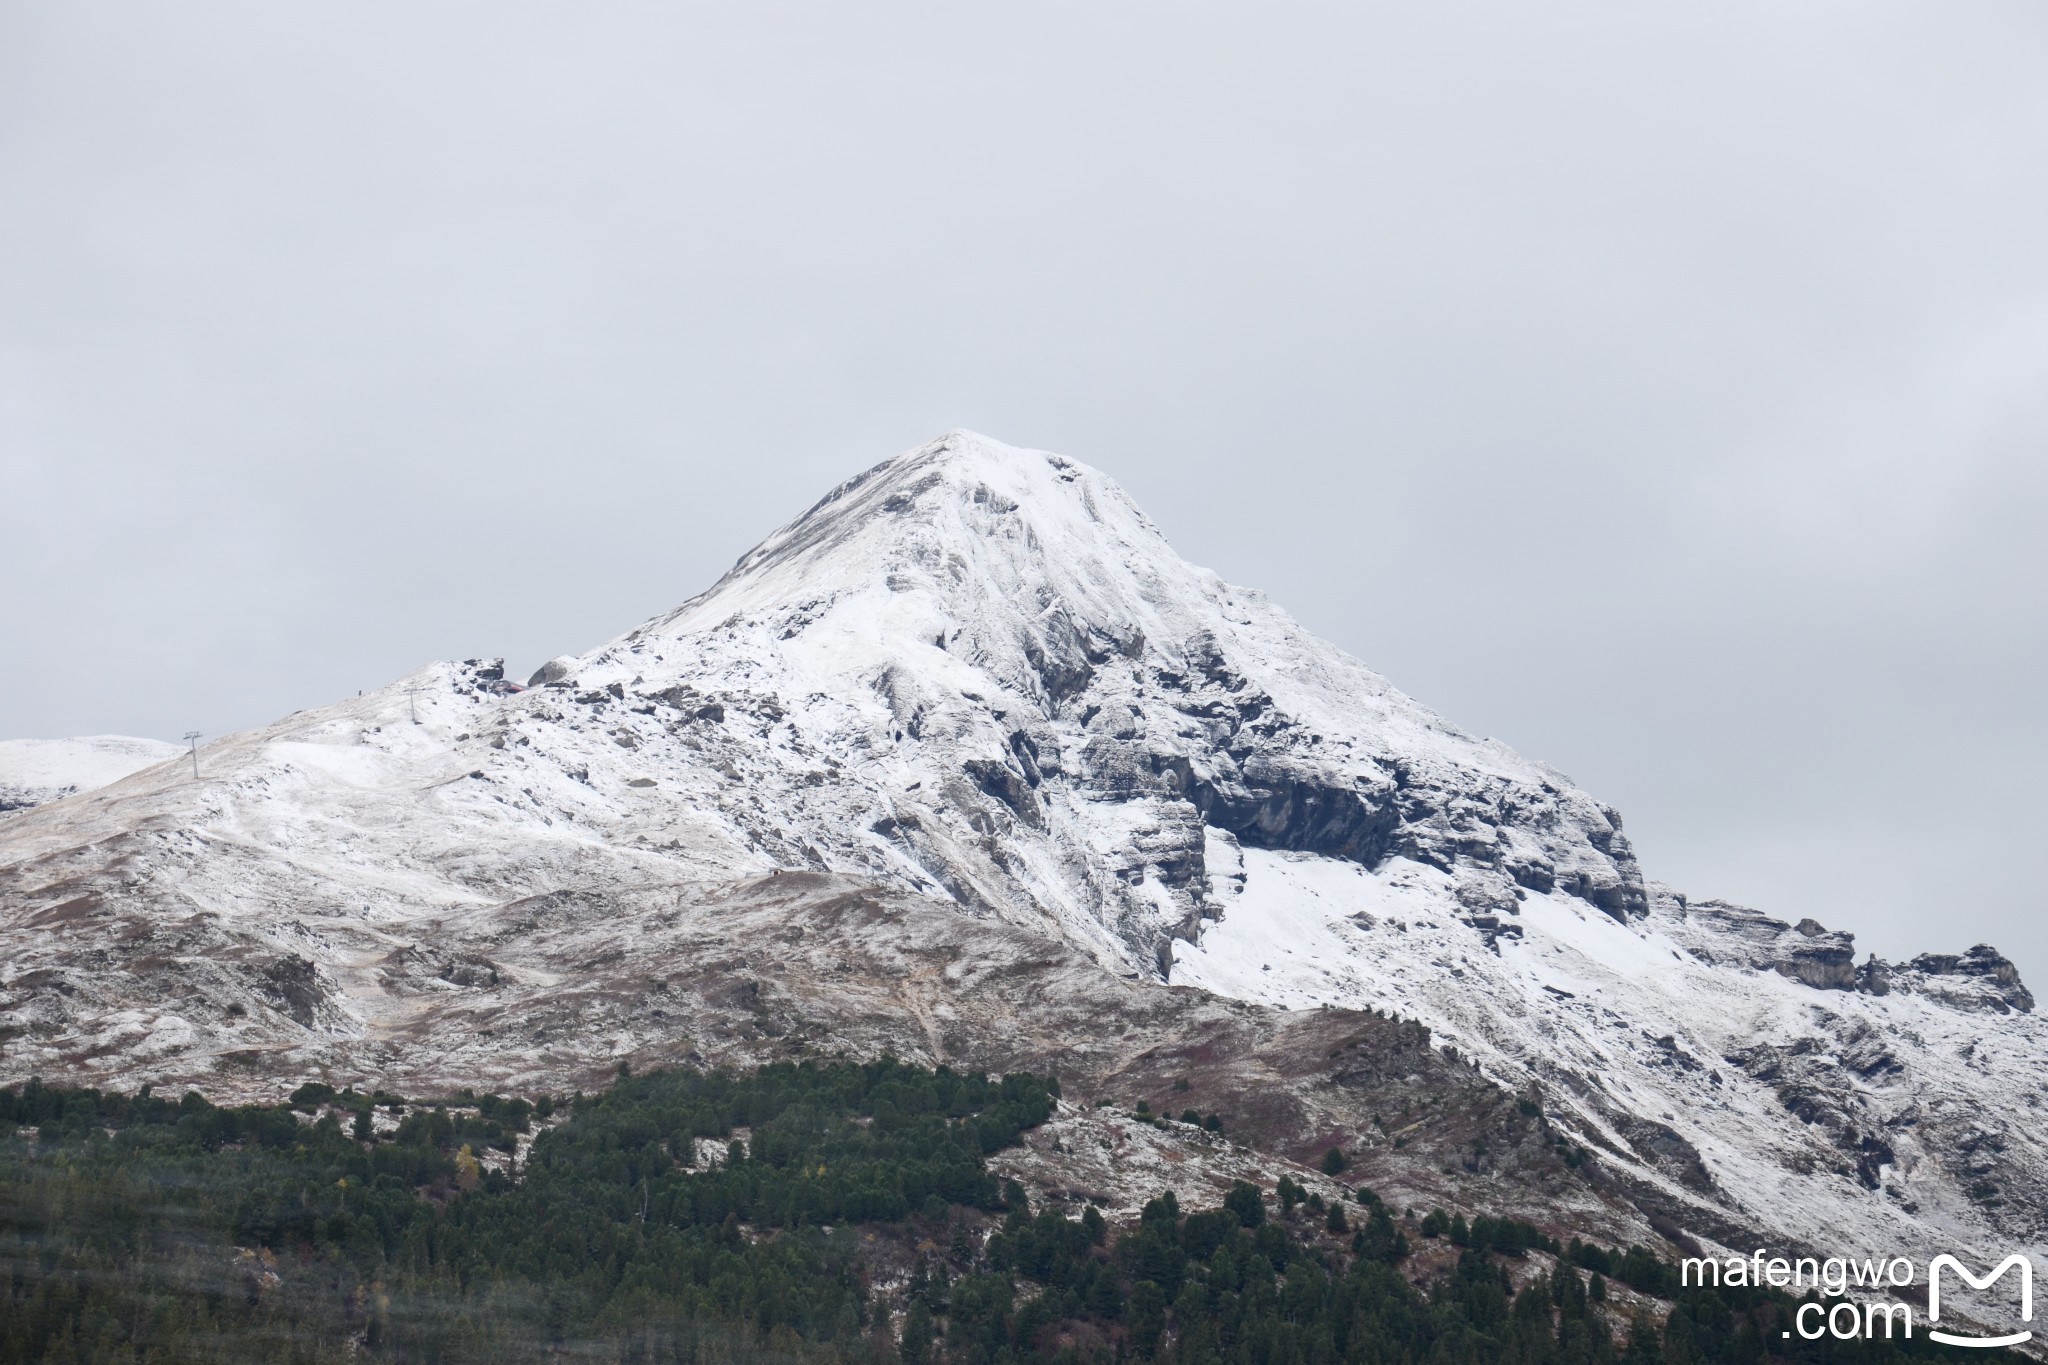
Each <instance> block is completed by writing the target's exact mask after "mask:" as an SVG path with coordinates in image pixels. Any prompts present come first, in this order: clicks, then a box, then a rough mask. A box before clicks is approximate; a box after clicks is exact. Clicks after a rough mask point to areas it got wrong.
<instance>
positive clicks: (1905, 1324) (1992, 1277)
mask: <svg viewBox="0 0 2048 1365" xmlns="http://www.w3.org/2000/svg"><path fill="white" fill-rule="evenodd" d="M2011 1271H2018V1272H2019V1274H2018V1279H2019V1291H2020V1292H2019V1321H2020V1322H2032V1321H2033V1320H2034V1263H2033V1262H2032V1261H2030V1260H2028V1259H2027V1258H2026V1257H2025V1256H2023V1255H2020V1254H2018V1253H2014V1254H2013V1255H2011V1256H2008V1257H2006V1258H2005V1259H2004V1260H2003V1261H2000V1262H1999V1263H1998V1264H1997V1265H1995V1266H1993V1267H1992V1268H1991V1269H1990V1270H1988V1271H1986V1272H1985V1273H1984V1274H1982V1275H1979V1274H1977V1273H1976V1272H1975V1271H1973V1270H1971V1269H1970V1268H1969V1266H1968V1265H1966V1264H1965V1263H1964V1262H1962V1261H1960V1260H1958V1259H1956V1258H1955V1257H1954V1256H1948V1255H1942V1256H1936V1257H1935V1258H1934V1259H1933V1260H1931V1261H1929V1262H1928V1263H1927V1274H1926V1276H1925V1278H1922V1277H1921V1276H1920V1275H1919V1274H1918V1269H1917V1267H1916V1266H1915V1265H1914V1263H1913V1262H1912V1260H1910V1259H1909V1258H1907V1257H1905V1256H1894V1257H1891V1258H1890V1259H1888V1260H1875V1259H1870V1258H1865V1259H1862V1260H1852V1259H1849V1258H1847V1257H1840V1256H1832V1257H1829V1258H1828V1259H1826V1260H1820V1259H1818V1258H1816V1257H1812V1256H1802V1257H1799V1258H1796V1259H1787V1258H1786V1257H1783V1256H1767V1255H1766V1254H1765V1253H1763V1252H1762V1251H1759V1252H1757V1253H1756V1254H1755V1255H1753V1256H1751V1257H1749V1258H1748V1259H1747V1260H1745V1259H1743V1258H1742V1257H1740V1256H1730V1257H1728V1258H1727V1259H1725V1260H1717V1259H1714V1258H1712V1257H1692V1258H1688V1259H1686V1260H1683V1261H1680V1262H1679V1265H1678V1278H1679V1283H1680V1284H1681V1285H1684V1286H1687V1287H1689V1288H1700V1287H1721V1286H1730V1287H1737V1288H1742V1287H1747V1288H1753V1289H1763V1288H1770V1289H1789V1290H1794V1291H1797V1290H1802V1289H1813V1290H1819V1291H1820V1292H1821V1293H1822V1294H1823V1295H1826V1296H1828V1297H1830V1298H1834V1299H1836V1300H1838V1302H1836V1303H1832V1304H1827V1303H1810V1302H1809V1303H1802V1304H1800V1305H1799V1308H1798V1310H1797V1311H1796V1312H1795V1313H1794V1314H1793V1323H1794V1327H1793V1329H1792V1330H1791V1331H1787V1332H1786V1333H1785V1334H1784V1335H1786V1336H1788V1337H1789V1336H1791V1335H1792V1331H1796V1332H1798V1334H1799V1335H1800V1336H1802V1337H1805V1338H1806V1339H1807V1340H1808V1341H1817V1340H1819V1339H1820V1338H1821V1337H1823V1336H1832V1337H1834V1338H1836V1339H1837V1340H1840V1341H1849V1340H1852V1339H1855V1338H1858V1337H1863V1338H1870V1337H1875V1336H1878V1335H1880V1333H1881V1334H1882V1335H1884V1336H1886V1337H1890V1336H1894V1335H1898V1336H1906V1337H1910V1336H1912V1335H1913V1308H1912V1305H1911V1304H1906V1303H1877V1302H1872V1301H1868V1300H1866V1301H1864V1302H1861V1303H1852V1302H1850V1301H1849V1300H1847V1299H1845V1298H1843V1297H1842V1296H1843V1295H1845V1294H1847V1293H1848V1292H1849V1291H1850V1290H1852V1289H1860V1290H1863V1291H1865V1292H1866V1293H1878V1292H1889V1291H1893V1290H1898V1289H1904V1288H1906V1287H1907V1286H1909V1285H1914V1284H1924V1285H1926V1287H1927V1335H1928V1337H1929V1338H1931V1339H1932V1340H1935V1341H1939V1342H1944V1343H1946V1344H1948V1345H1950V1346H2017V1345H2019V1344H2020V1343H2021V1342H2023V1341H2026V1340H2028V1339H2029V1338H2031V1337H2032V1336H2033V1331H2032V1329H2031V1328H2023V1329H2021V1330H2019V1331H2015V1332H2006V1333H2002V1334H1997V1335H1990V1336H1982V1335H1966V1334H1963V1333H1959V1332H1949V1331H1944V1330H1942V1329H1941V1328H1940V1327H1939V1326H1938V1324H1939V1323H1940V1322H1941V1289H1942V1280H1943V1278H1944V1276H1948V1277H1950V1279H1951V1283H1953V1281H1955V1280H1960V1281H1962V1282H1963V1283H1964V1284H1966V1285H1968V1286H1969V1287H1970V1288H1972V1289H1977V1290H1986V1289H1989V1288H1991V1287H1992V1285H1994V1284H1996V1283H1997V1282H1998V1281H1999V1280H2001V1279H2003V1278H2004V1277H2005V1275H2006V1274H2007V1273H2008V1272H2011ZM1996 1311H2009V1310H1994V1312H1996ZM1954 1316H1955V1315H1954V1314H1953V1313H1951V1314H1950V1317H1951V1318H1953V1317H1954ZM1978 1316H1980V1317H1981V1316H1987V1314H1985V1313H1984V1312H1982V1311H1981V1310H1980V1312H1979V1314H1978Z"/></svg>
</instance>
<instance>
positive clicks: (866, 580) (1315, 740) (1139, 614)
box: [556, 432, 1647, 976]
mask: <svg viewBox="0 0 2048 1365" xmlns="http://www.w3.org/2000/svg"><path fill="white" fill-rule="evenodd" d="M556 671H557V672H558V673H559V674H560V675H561V676H560V677H559V678H558V680H557V682H558V684H559V685H565V686H572V687H574V688H577V689H581V690H585V691H602V690H604V689H607V688H610V689H616V690H618V691H619V692H620V693H621V694H622V699H623V694H628V693H631V694H637V695H640V696H657V695H660V694H662V693H663V692H664V691H666V690H667V689H669V688H671V687H674V686H682V687H684V688H686V689H695V691H697V692H706V693H708V692H713V691H715V692H718V693H720V694H731V695H734V696H738V697H752V696H754V695H756V694H761V693H763V692H764V691H765V692H769V693H772V694H773V696H774V698H775V700H774V703H773V704H774V706H775V707H776V708H777V709H778V710H780V711H782V712H784V713H786V714H785V716H784V718H783V719H782V720H781V721H780V722H779V723H778V725H777V726H775V727H770V728H768V729H765V730H763V731H761V732H759V734H758V739H759V743H758V744H756V743H754V742H752V741H753V740H754V739H755V736H752V735H748V734H744V733H741V734H735V733H734V727H730V726H729V727H726V729H725V730H724V731H723V732H721V734H720V738H721V740H723V741H724V742H725V743H726V744H728V745H730V744H735V743H736V744H737V745H739V746H741V747H742V748H744V750H745V751H744V752H741V753H730V754H722V755H721V757H722V758H723V759H725V760H727V761H730V762H731V763H733V764H734V765H736V766H737V767H739V768H740V769H742V770H744V771H746V772H747V773H748V774H749V775H750V778H751V779H752V780H756V781H758V779H759V775H760V774H761V773H762V772H763V771H765V770H771V769H776V768H786V766H787V765H786V764H783V763H781V762H780V761H779V760H778V759H777V758H776V756H775V751H776V749H777V747H778V745H782V744H795V745H799V746H811V745H815V746H816V752H817V753H819V754H821V755H829V756H830V757H831V758H832V759H833V760H834V761H835V762H836V763H837V764H838V765H839V770H838V771H837V772H836V773H835V774H834V775H833V780H832V782H831V783H829V784H828V785H829V788H830V791H829V795H828V794H826V793H823V792H820V793H818V795H817V797H816V798H815V799H816V800H817V801H819V802H825V801H830V802H831V803H832V804H834V805H835V806H837V807H839V809H838V810H836V811H835V814H834V818H832V819H830V820H828V821H823V822H820V823H819V824H818V825H817V826H815V827H814V828H811V829H808V830H807V831H806V835H807V837H806V838H805V839H804V840H803V841H802V844H801V846H800V847H799V846H784V845H783V844H782V843H779V842H778V840H777V831H778V830H779V829H781V828H783V827H785V826H786V825H787V824H788V823H789V821H788V819H787V811H788V810H789V808H790V806H791V805H792V803H804V804H809V802H807V801H806V799H805V796H804V792H803V791H802V790H800V789H793V790H790V791H787V792H783V793H778V795H777V797H776V799H774V800H771V801H768V802H766V803H764V811H765V815H766V818H765V820H764V822H763V825H762V827H760V828H758V829H751V830H749V833H748V837H749V840H750V843H751V844H752V845H753V846H755V847H759V848H763V849H768V850H772V851H773V854H774V856H775V857H777V858H778V859H781V860H785V862H786V864H794V865H797V866H805V867H811V868H815V869H817V870H826V869H831V870H837V871H849V870H856V869H857V870H859V871H861V872H863V873H865V874H870V875H874V876H877V877H880V878H882V879H884V880H887V881H891V882H894V883H896V884H899V885H902V886H904V887H906V888H910V889H919V890H927V891H934V892H938V893H940V894H944V895H946V896H948V897H949V898H951V899H952V900H954V901H955V902H957V903H959V904H960V905H962V906H963V907H966V908H968V909H969V910H971V911H973V912H975V913H981V914H990V915H996V916H1000V917H1003V918H1007V919H1012V920H1016V921H1018V922H1020V923H1025V924H1029V925H1031V926H1033V927H1038V928H1042V929H1044V930H1046V931H1048V932H1052V933H1055V934H1058V935H1061V936H1063V937H1067V938H1069V939H1072V940H1073V941H1075V942H1076V943H1078V944H1081V945H1082V946H1084V947H1085V948H1087V949H1088V950H1089V951H1090V952H1092V953H1094V954H1095V955H1096V956H1097V957H1098V958H1100V959H1101V960H1103V961H1104V962H1106V963H1115V964H1120V965H1124V966H1127V967H1130V968H1133V969H1137V970H1142V971H1146V972H1155V973H1157V974H1159V975H1162V976H1164V975H1167V974H1169V973H1170V971H1171V963H1172V953H1173V944H1174V942H1175V941H1180V942H1185V943H1192V942H1195V941H1196V940H1197V939H1198V938H1199V937H1200V927H1201V923H1202V921H1203V920H1204V918H1213V917H1214V916H1215V915H1216V914H1217V913H1219V912H1220V909H1221V906H1222V904H1223V902H1222V901H1221V900H1220V899H1219V896H1221V895H1225V894H1227V893H1228V892H1227V888H1223V887H1220V886H1217V885H1212V882H1213V881H1214V879H1215V878H1216V877H1219V876H1220V877H1222V878H1224V879H1225V880H1228V879H1231V878H1235V877H1237V876H1238V875H1239V873H1238V866H1237V864H1238V861H1239V858H1238V854H1237V852H1236V850H1237V849H1240V848H1257V849H1273V850H1284V851H1289V852H1296V853H1308V854H1320V855H1326V856H1329V857H1332V858H1336V859H1341V860H1344V861H1346V862H1348V863H1351V864H1354V865H1357V866H1359V867H1378V866H1380V865H1381V864H1383V863H1384V862H1385V861H1386V860H1387V859H1388V858H1389V857H1393V856H1400V857H1405V858H1411V859H1414V860H1416V861H1418V862H1420V863H1424V864H1427V865H1429V866H1432V867H1437V868H1440V869H1442V870H1444V871H1445V872H1446V873H1447V874H1449V875H1450V876H1451V877H1452V878H1453V879H1454V880H1455V882H1456V888H1455V895H1456V897H1457V898H1458V903H1459V905H1460V907H1461V913H1462V914H1463V915H1464V916H1465V917H1466V918H1468V919H1478V920H1484V919H1487V918H1489V917H1497V916H1499V915H1500V914H1503V913H1512V911H1513V909H1514V908H1515V906H1516V904H1517V895H1518V888H1520V887H1528V888H1533V889H1536V890H1539V891H1543V892H1549V891H1551V890H1553V889H1556V888H1559V887H1562V888H1563V890H1564V892H1565V893H1566V894H1568V895H1574V896H1579V897H1583V898H1584V899H1585V900H1586V901H1587V903H1589V904H1592V905H1597V906H1599V907H1600V908H1601V909H1602V910H1604V911H1605V912H1607V913H1609V914H1612V915H1616V916H1619V917H1624V918H1625V917H1627V916H1629V915H1631V914H1640V913H1642V911H1643V910H1644V909H1645V907H1646V906H1647V899H1646V895H1645V892H1644V890H1643V885H1642V878H1641V875H1640V873H1639V872H1638V871H1637V869H1636V865H1635V861H1634V858H1633V857H1632V856H1631V854H1630V853H1629V849H1628V843H1627V840H1626V839H1625V838H1623V837H1622V835H1621V833H1620V829H1619V819H1618V817H1616V816H1615V815H1614V813H1613V812H1612V811H1609V810H1606V809H1604V808H1602V807H1601V806H1599V805H1598V804H1597V803H1596V802H1594V801H1592V800H1590V799H1589V798H1587V797H1585V796H1584V795H1583V794H1581V793H1579V792H1577V791H1576V790H1574V789H1573V788H1572V787H1571V785H1570V784H1569V783H1568V782H1567V781H1566V780H1565V779H1564V778H1562V777H1560V776H1559V775H1557V774H1555V773H1550V772H1547V771H1546V770H1544V769H1542V768H1540V767H1538V766H1537V765H1534V764H1531V763H1529V762H1527V761H1525V760H1523V759H1521V758H1519V757H1517V756H1516V755H1515V754H1513V753H1512V752H1510V751H1509V750H1507V749H1506V748H1504V747H1502V746H1500V745H1498V744H1494V743H1492V742H1490V741H1485V740H1479V739H1475V738H1473V737H1471V736H1469V735H1466V734H1464V733H1463V732H1461V731H1459V730H1457V729H1455V728H1454V727H1452V726H1450V725H1448V724H1446V723H1445V722H1444V721H1442V720H1441V719H1439V718H1438V717H1437V716H1436V715H1434V714H1433V713H1431V712H1430V711H1428V710H1427V709H1425V708H1423V707H1422V706H1420V705H1418V704H1416V703H1415V702H1413V701H1411V700H1410V699H1408V698H1407V697H1405V696H1403V695H1401V694H1400V693H1399V692H1397V691H1395V690H1394V689H1393V688H1392V687H1390V686H1389V685H1388V684H1387V683H1386V681H1385V680H1384V679H1382V678H1381V677H1380V676H1379V675H1378V674H1376V673H1374V672H1372V671H1371V670H1370V669H1368V668H1366V667H1365V666H1364V665H1363V664H1361V663H1359V662H1358V661H1357V660H1355V659H1352V658H1350V657H1349V656H1347V655H1345V654H1343V653H1342V652H1341V651H1339V650H1336V649H1334V648H1332V647H1331V646H1329V645H1327V644H1325V643H1323V642H1322V641H1320V640H1318V639H1316V638H1315V637H1313V636H1311V635H1309V634H1308V633H1307V632H1306V631H1304V630H1302V629H1301V627H1300V626H1298V625H1296V624H1295V622H1294V621H1293V620H1292V619H1291V618H1290V617H1288V616H1287V615H1286V613H1284V612H1282V611H1281V610H1279V609H1278V608H1277V607H1275V606H1274V605H1272V603H1270V602H1269V601H1268V600H1267V599H1266V598H1265V597H1264V596H1263V595H1262V594H1260V593H1256V592H1250V591H1246V590H1244V589H1241V588H1234V587H1232V586H1231V585H1229V584H1227V583H1225V582H1223V581H1222V580H1221V579H1219V578H1217V577H1216V576H1215V575H1214V574H1212V573H1208V572H1206V571H1204V570H1200V569H1196V568H1194V567H1192V566H1191V565H1188V564H1187V563H1185V562H1184V561H1182V560H1181V559H1180V557H1179V556H1178V555H1176V554H1175V553H1174V552H1173V550H1172V548H1171V547H1170V546H1169V545H1168V544H1167V542H1166V539H1165V537H1163V536H1162V535H1160V533H1159V531H1158V530H1157V528H1155V527H1154V526H1153V525H1152V523H1151V522H1150V521H1149V520H1148V519H1147V518H1146V517H1145V515H1144V513H1142V512H1140V511H1139V510H1138V508H1137V507H1136V506H1135V505H1134V504H1133V503H1132V502H1131V500H1130V499H1129V498H1128V497H1127V496H1126V495H1125V494H1124V492H1123V490H1122V489H1120V488H1118V487H1117V486H1116V484H1115V483H1113V482H1111V481H1110V480H1109V479H1108V478H1107V477H1105V476H1104V475H1102V474H1100V473H1098V472H1097V471H1095V470H1092V469H1089V468H1088V467H1086V466H1084V465H1081V464H1077V463H1075V462H1074V461H1071V460H1067V459H1064V458H1062V457H1060V456H1057V455H1048V454H1045V453H1042V452H1038V451H1025V450H1016V449H1013V448H1011V447H1008V446H1004V445H1000V444H998V443H996V442H994V441H990V440H988V439H987V438H986V437H980V436H975V435H973V434H971V433H967V432H953V433H950V434H948V435H947V436H945V437H942V438H941V439H940V440H938V441H936V442H934V443H932V444H931V445H928V446H925V447H923V448H921V449H919V450H916V451H913V452H911V453H909V454H907V455H904V456H901V457H899V458H897V459H895V460H891V461H889V462H887V463H885V464H882V465H878V466H876V467H875V468H873V469H871V470H869V471H868V472H867V473H865V474H863V475H861V476H859V477H858V478H855V479H851V480H849V481H848V482H846V483H844V484H842V485H840V486H839V487H838V488H836V489H834V490H833V491H832V492H831V493H830V494H828V495H827V496H826V497H825V498H824V499H823V500H822V501H820V502H819V503H818V504H817V505H816V506H814V507H812V508H811V509H810V511H808V512H806V513H805V514H804V515H803V516H801V517H799V518H797V520H795V521H794V522H791V523H790V524H789V525H788V526H786V527H784V528H783V529H781V530H780V531H777V532H776V533H775V534H773V535H771V536H770V537H768V539H767V540H766V541H764V542H763V543H762V544H761V546H760V547H759V548H758V549H756V550H754V551H753V552H752V553H750V554H748V555H747V556H746V557H745V558H743V559H742V560H740V562H739V563H738V564H737V565H736V566H734V568H733V570H732V572H731V573H729V574H727V575H726V577H725V578H724V579H723V580H722V581H720V582H719V583H718V585H717V586H715V587H713V588H712V589H711V590H710V591H709V592H707V593H705V594H704V595H703V596H701V597H698V598H696V599H694V600H692V601H691V602H689V603H687V604H686V605H684V606H683V607H681V608H679V609H678V610H677V611H675V612H674V613H672V614H670V615H668V616H665V617H662V618H660V619H659V620H656V621H653V622H650V623H648V624H647V625H645V626H642V627H641V628H639V629H637V630H635V631H632V632H631V633H629V634H627V635H625V636H623V637H621V638H620V639H619V640H616V641H614V642H613V643H612V644H610V645H607V646H605V647H603V648H602V649H599V650H597V651H595V652H593V653H592V654H589V655H587V656H584V657H583V658H581V659H578V660H574V661H567V660H564V661H558V663H557V665H556ZM769 680H772V685H769V686H766V687H765V688H764V684H766V683H768V682H769ZM690 695H694V693H691V694H690ZM684 699H685V700H686V701H687V699H688V697H687V696H686V697H685V698H684ZM797 780H798V781H799V782H801V781H802V780H803V779H802V778H798V779H797ZM1212 845H1213V847H1212ZM1212 862H1217V863H1219V864H1220V865H1219V866H1217V867H1214V868H1212V867H1211V863H1212Z"/></svg>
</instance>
